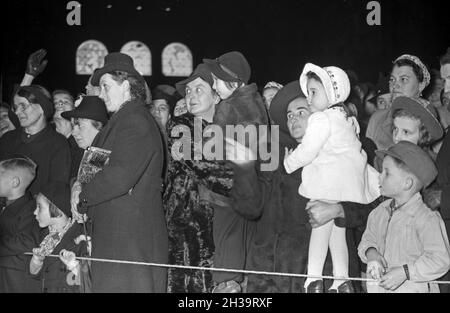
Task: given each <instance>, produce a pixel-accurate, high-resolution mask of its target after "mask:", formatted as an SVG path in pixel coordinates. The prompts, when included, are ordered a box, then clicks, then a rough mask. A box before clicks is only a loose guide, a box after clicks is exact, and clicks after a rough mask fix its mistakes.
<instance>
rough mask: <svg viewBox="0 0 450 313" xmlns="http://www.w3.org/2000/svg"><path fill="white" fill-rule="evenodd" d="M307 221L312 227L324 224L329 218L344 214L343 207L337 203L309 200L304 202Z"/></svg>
mask: <svg viewBox="0 0 450 313" xmlns="http://www.w3.org/2000/svg"><path fill="white" fill-rule="evenodd" d="M306 211H308V215H309V223H310V224H311V226H312V227H313V228H317V227H320V226H322V225H325V224H326V223H328V222H329V221H331V220H334V219H335V218H339V217H342V218H343V217H345V216H344V209H343V208H342V205H340V204H339V203H326V202H322V201H309V202H308V203H307V204H306Z"/></svg>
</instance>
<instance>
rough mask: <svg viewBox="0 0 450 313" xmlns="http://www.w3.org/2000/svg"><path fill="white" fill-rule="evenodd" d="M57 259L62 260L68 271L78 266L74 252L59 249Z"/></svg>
mask: <svg viewBox="0 0 450 313" xmlns="http://www.w3.org/2000/svg"><path fill="white" fill-rule="evenodd" d="M59 259H60V260H61V262H63V263H64V264H65V265H66V267H67V269H68V270H69V271H72V270H73V269H75V268H76V267H77V266H78V261H77V259H76V256H75V253H74V252H72V251H68V250H65V249H63V250H61V252H59Z"/></svg>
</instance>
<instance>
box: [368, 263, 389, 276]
mask: <svg viewBox="0 0 450 313" xmlns="http://www.w3.org/2000/svg"><path fill="white" fill-rule="evenodd" d="M384 273H385V268H384V267H383V265H381V263H380V262H378V261H370V262H369V263H367V276H369V277H372V278H373V279H376V280H379V279H380V278H381V276H383V275H384Z"/></svg>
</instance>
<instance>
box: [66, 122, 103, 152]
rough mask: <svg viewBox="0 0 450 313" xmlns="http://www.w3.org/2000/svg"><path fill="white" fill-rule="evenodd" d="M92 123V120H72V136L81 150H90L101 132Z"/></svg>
mask: <svg viewBox="0 0 450 313" xmlns="http://www.w3.org/2000/svg"><path fill="white" fill-rule="evenodd" d="M92 122H93V120H91V119H86V118H72V126H73V128H72V136H73V138H74V139H75V141H76V142H77V145H78V147H80V148H81V149H87V148H89V147H90V146H91V145H92V142H94V139H95V136H97V134H98V132H99V131H98V130H97V129H96V128H95V127H94V125H93V124H92Z"/></svg>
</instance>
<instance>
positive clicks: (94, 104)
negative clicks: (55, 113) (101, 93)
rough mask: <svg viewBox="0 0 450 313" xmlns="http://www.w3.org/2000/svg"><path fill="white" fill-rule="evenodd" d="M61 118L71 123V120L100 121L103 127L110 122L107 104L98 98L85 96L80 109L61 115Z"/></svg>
mask: <svg viewBox="0 0 450 313" xmlns="http://www.w3.org/2000/svg"><path fill="white" fill-rule="evenodd" d="M61 116H62V117H63V118H65V119H66V120H69V121H70V119H71V118H85V119H90V120H94V121H99V122H101V123H102V124H103V125H105V124H106V123H107V122H108V112H107V111H106V106H105V103H104V102H103V100H102V99H100V98H99V97H97V96H84V97H83V99H82V100H81V102H80V105H79V106H78V107H76V108H75V109H73V110H72V111H66V112H63V113H61Z"/></svg>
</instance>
